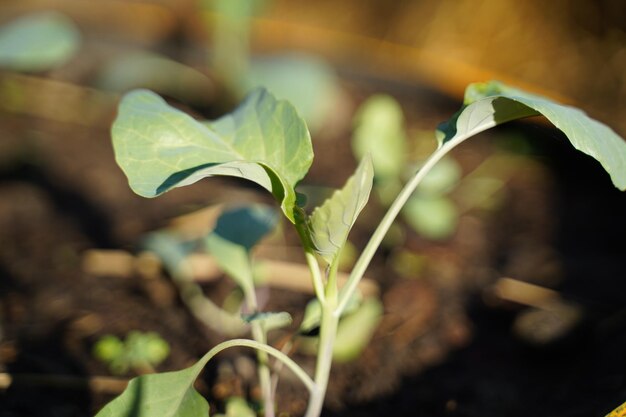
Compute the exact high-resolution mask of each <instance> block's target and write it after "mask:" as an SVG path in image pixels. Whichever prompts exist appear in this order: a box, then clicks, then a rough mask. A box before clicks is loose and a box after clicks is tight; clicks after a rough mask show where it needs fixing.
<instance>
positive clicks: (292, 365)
mask: <svg viewBox="0 0 626 417" xmlns="http://www.w3.org/2000/svg"><path fill="white" fill-rule="evenodd" d="M236 346H242V347H250V348H253V349H256V350H260V351H263V352H266V353H267V354H269V355H270V356H273V357H275V358H276V359H278V360H279V361H281V362H282V363H284V364H285V365H286V366H287V367H288V368H289V369H291V371H292V372H293V373H294V374H295V375H296V376H297V377H298V378H299V379H300V381H302V383H303V384H304V385H305V386H306V388H307V389H308V390H309V393H310V394H311V395H313V392H315V390H316V386H315V382H313V379H311V377H310V376H309V375H308V374H307V373H306V372H305V371H304V370H303V369H302V368H301V367H300V365H298V364H297V363H296V362H294V360H293V359H291V358H290V357H289V356H287V355H286V354H284V353H283V352H281V351H280V350H278V349H276V348H273V347H272V346H269V345H265V344H263V343H259V342H257V341H256V340H250V339H232V340H227V341H225V342H222V343H220V344H219V345H216V346H214V347H213V349H211V350H209V351H208V352H207V353H206V354H205V355H204V356H203V357H202V358H201V359H200V360H199V361H198V362H199V363H201V364H202V366H204V365H206V364H207V362H208V361H210V360H211V359H212V358H213V357H214V356H215V355H217V354H218V353H220V352H221V351H223V350H225V349H228V348H231V347H236Z"/></svg>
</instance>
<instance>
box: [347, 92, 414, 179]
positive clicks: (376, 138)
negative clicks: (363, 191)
mask: <svg viewBox="0 0 626 417" xmlns="http://www.w3.org/2000/svg"><path fill="white" fill-rule="evenodd" d="M354 120H355V130H354V135H353V138H352V150H353V152H354V154H355V156H356V157H357V158H359V159H361V158H363V157H364V156H365V155H366V154H368V153H369V154H371V155H372V163H373V165H374V171H375V172H376V178H377V179H392V180H393V179H395V178H397V177H399V176H400V175H401V174H402V171H403V170H404V168H405V161H406V155H407V150H406V133H405V127H404V114H403V113H402V108H401V107H400V105H399V104H398V102H397V101H396V100H394V99H393V97H391V96H387V95H382V94H379V95H374V96H372V97H370V98H369V99H367V101H366V102H365V103H363V104H362V105H361V107H360V108H359V110H358V113H357V115H356V116H355V119H354Z"/></svg>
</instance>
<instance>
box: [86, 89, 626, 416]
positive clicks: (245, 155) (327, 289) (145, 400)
mask: <svg viewBox="0 0 626 417" xmlns="http://www.w3.org/2000/svg"><path fill="white" fill-rule="evenodd" d="M538 115H543V116H545V117H546V118H547V119H548V120H549V121H550V122H551V123H553V124H554V125H555V126H556V127H557V128H559V129H560V130H562V131H563V132H564V133H565V135H566V136H567V137H568V138H569V140H570V142H571V144H572V145H573V146H574V147H575V148H576V149H578V150H580V151H582V152H584V153H586V154H588V155H590V156H592V157H594V158H595V159H597V160H598V161H599V162H600V163H601V164H602V166H603V167H604V168H605V169H606V171H608V173H609V174H610V176H611V178H612V180H613V183H614V184H615V186H616V187H618V188H619V189H621V190H624V189H626V143H625V142H624V141H623V139H622V138H620V137H619V136H618V135H617V134H616V133H615V132H613V131H612V130H611V129H610V128H608V127H607V126H605V125H603V124H601V123H599V122H597V121H595V120H592V119H590V118H589V117H588V116H587V115H586V114H585V113H583V112H582V111H580V110H578V109H575V108H572V107H568V106H563V105H560V104H557V103H554V102H552V101H550V100H548V99H546V98H543V97H540V96H536V95H532V94H528V93H525V92H522V91H520V90H516V89H513V88H510V87H507V86H505V85H503V84H501V83H499V82H489V83H480V84H473V85H470V86H469V87H468V89H467V91H466V94H465V103H464V105H463V107H462V108H461V110H459V112H457V113H456V114H455V115H454V116H453V117H452V118H451V119H450V120H449V121H447V122H445V123H443V124H442V125H440V126H439V128H438V130H437V139H438V144H439V146H438V147H437V149H436V150H435V151H434V152H433V153H432V155H431V156H430V157H429V158H428V159H427V160H426V161H424V163H423V164H422V166H421V167H420V169H419V170H418V171H417V172H416V173H415V174H414V175H413V176H412V177H411V178H410V179H409V181H408V182H407V183H406V184H405V185H404V186H403V188H402V189H401V191H400V192H399V194H398V196H397V197H396V199H395V200H394V201H393V202H392V203H391V204H390V205H389V210H388V211H387V213H386V214H385V216H384V217H383V218H382V220H381V222H380V224H379V225H378V227H377V229H376V230H375V231H374V233H373V235H372V237H371V239H370V241H369V242H368V244H367V245H366V246H365V248H364V249H363V251H362V252H361V254H360V256H359V257H358V260H357V261H356V263H355V265H354V267H353V269H352V271H351V273H350V276H349V279H348V281H347V282H346V284H345V285H343V286H341V287H340V286H339V285H338V281H337V271H338V263H339V257H340V256H339V255H340V253H341V251H342V249H343V247H344V245H345V244H346V241H347V236H348V233H349V231H350V229H351V228H352V226H353V224H354V223H355V221H356V219H357V216H358V215H359V213H360V212H361V210H362V209H363V207H364V206H365V204H366V203H367V200H368V198H369V194H370V190H371V188H372V181H373V177H374V172H373V168H372V159H371V158H370V157H369V156H365V157H364V158H363V159H362V161H361V163H360V164H359V166H358V168H357V169H356V171H355V173H354V174H353V175H352V177H351V178H349V179H348V180H347V182H346V184H345V185H344V187H343V188H341V189H340V190H337V191H336V192H335V193H334V194H333V195H332V196H331V197H330V198H329V199H328V200H326V201H325V202H324V203H323V204H322V205H321V206H320V207H318V208H316V209H315V210H313V212H312V213H310V214H309V213H306V212H305V211H304V210H303V209H302V208H301V206H300V205H299V204H298V202H299V201H301V199H299V198H298V194H297V193H296V190H295V187H296V185H297V184H298V182H299V181H300V180H301V179H302V178H303V177H304V176H305V174H306V173H307V171H308V169H309V167H310V165H311V163H312V160H313V152H312V147H311V141H310V136H309V132H308V130H307V127H306V125H305V123H304V121H303V120H302V118H301V117H300V116H299V115H298V114H297V112H296V111H295V110H294V108H293V107H292V106H291V105H290V104H289V103H287V102H285V101H279V100H276V99H275V98H274V97H273V96H272V95H271V94H270V93H268V92H267V91H265V90H256V91H255V92H253V93H251V94H250V95H249V96H248V97H247V99H246V100H245V101H244V102H243V103H242V104H241V106H240V107H239V108H237V109H236V110H235V111H234V112H233V113H231V114H228V115H226V116H224V117H222V118H220V119H218V120H216V121H197V120H194V119H193V118H191V117H190V116H188V115H187V114H185V113H183V112H181V111H179V110H176V109H175V108H173V107H170V106H169V105H167V103H166V102H165V101H164V100H163V99H161V98H160V97H159V96H157V95H156V94H154V93H151V92H149V91H145V90H138V91H134V92H131V93H129V94H127V95H126V96H125V97H124V99H123V100H122V102H121V104H120V108H119V114H118V117H117V119H116V121H115V123H114V125H113V144H114V148H115V154H116V158H117V162H118V164H119V165H120V166H121V168H122V169H123V170H124V172H125V173H126V175H127V177H128V179H129V182H130V186H131V188H132V189H133V190H134V191H135V192H136V193H137V194H139V195H142V196H144V197H156V196H158V195H160V194H162V193H164V192H166V191H169V190H171V189H174V188H176V187H181V186H185V185H189V184H192V183H194V182H196V181H199V180H200V179H202V178H206V177H211V176H215V175H226V176H233V177H239V178H243V179H246V180H249V181H252V182H254V183H256V184H258V185H260V186H261V187H263V188H264V189H266V190H267V191H269V192H270V193H271V194H272V195H273V196H274V198H275V199H276V200H277V202H278V204H279V205H280V207H281V210H282V213H283V214H284V216H285V217H286V218H287V219H288V220H289V222H290V223H291V224H293V226H294V227H295V228H296V230H297V232H298V235H299V237H300V240H301V242H302V247H303V250H304V254H305V258H306V261H307V264H308V266H309V269H310V272H311V279H312V281H313V286H314V288H315V294H316V298H317V300H318V303H319V342H318V345H317V364H316V369H315V373H314V375H313V376H310V375H309V374H308V373H306V372H305V371H304V370H303V369H302V368H301V367H300V366H298V364H297V363H295V362H294V361H293V360H292V359H291V358H290V357H289V356H287V355H286V354H285V353H284V352H281V351H279V350H277V349H275V348H273V347H271V346H269V345H267V344H265V343H263V341H262V340H261V341H259V338H258V337H257V338H256V339H257V340H248V339H233V340H229V341H226V342H223V343H221V344H219V345H217V346H215V347H214V348H213V349H211V350H210V351H209V352H208V353H207V354H206V355H205V356H203V357H202V358H201V359H200V360H199V361H198V362H197V363H196V364H195V365H193V366H191V367H190V368H187V369H184V370H181V371H176V372H168V373H164V374H154V375H145V376H140V377H138V378H135V379H133V380H132V381H131V382H130V384H129V386H128V388H127V389H126V390H125V391H124V393H122V395H120V396H119V397H118V398H116V399H115V400H113V401H112V402H111V403H109V404H108V405H107V406H105V407H104V408H103V409H102V410H101V411H100V412H99V413H98V417H107V416H121V415H125V416H126V415H133V416H142V417H147V416H154V417H157V416H158V417H172V416H180V417H187V416H206V415H208V412H209V410H208V403H207V401H206V400H205V399H204V398H203V397H202V396H201V395H200V394H199V393H198V392H197V391H196V390H195V389H194V388H193V385H194V381H195V380H196V378H197V377H198V375H199V373H200V372H201V371H202V368H203V367H204V366H205V365H206V363H207V362H208V361H209V360H211V358H213V357H214V356H215V355H217V354H218V353H219V352H221V351H223V350H224V349H228V348H230V347H234V346H243V347H250V348H253V349H256V350H258V351H259V352H263V353H264V355H268V356H272V357H274V358H276V359H277V360H278V361H280V362H281V363H282V364H283V365H284V366H286V367H287V368H289V369H290V370H291V371H293V372H294V374H295V375H296V376H297V377H298V378H299V379H300V381H301V382H302V383H303V384H304V385H305V386H306V388H307V389H308V391H309V404H308V409H307V412H306V416H307V417H317V416H319V415H320V413H321V410H322V406H323V402H324V397H325V393H326V388H327V385H328V380H329V376H330V369H331V362H332V352H333V346H334V345H335V342H336V337H337V329H338V324H339V320H340V318H341V317H342V315H344V313H346V311H347V310H348V309H349V308H350V307H352V306H353V305H354V304H355V302H358V294H357V285H358V283H359V281H360V280H361V278H362V277H363V274H364V273H365V271H366V269H367V267H368V265H369V263H370V261H371V260H372V258H373V256H374V254H375V252H376V250H377V248H378V247H379V246H380V244H381V242H382V240H383V238H384V236H385V234H386V233H387V231H388V230H389V228H390V227H391V225H392V223H393V221H394V219H395V218H396V216H397V215H398V214H399V213H400V211H401V210H402V207H403V206H404V205H405V203H406V202H407V201H408V200H409V198H410V197H411V195H412V194H413V191H414V190H415V189H416V187H418V185H420V183H422V181H423V180H424V178H425V177H426V176H427V174H428V173H429V172H431V170H432V169H433V167H434V166H435V164H436V163H437V162H438V161H439V160H441V159H442V158H443V157H444V156H445V155H447V154H448V153H449V152H450V151H451V150H452V149H453V148H455V147H456V146H457V145H459V144H461V143H462V142H464V141H465V140H466V139H468V138H470V137H472V136H474V135H476V134H478V133H480V132H482V131H485V130H487V129H489V128H491V127H494V126H496V125H499V124H501V123H504V122H507V121H511V120H515V119H520V118H524V117H529V116H538ZM245 262H247V261H245ZM245 262H244V263H242V264H241V265H231V267H232V268H240V267H243V268H246V266H245ZM254 313H256V314H254V315H253V316H256V317H264V314H265V313H263V312H260V311H258V312H254ZM243 319H244V318H242V320H243ZM247 319H248V320H250V319H251V317H250V316H248V317H247ZM260 325H261V326H262V324H260ZM259 358H260V359H262V357H259ZM266 369H267V368H266ZM268 372H272V370H271V369H268ZM261 377H262V378H263V376H261ZM265 398H266V401H273V398H271V397H270V398H268V397H265ZM272 409H273V407H272V406H271V405H270V404H266V405H265V409H264V413H265V415H266V416H268V417H272V412H271V410H272ZM227 413H228V411H227Z"/></svg>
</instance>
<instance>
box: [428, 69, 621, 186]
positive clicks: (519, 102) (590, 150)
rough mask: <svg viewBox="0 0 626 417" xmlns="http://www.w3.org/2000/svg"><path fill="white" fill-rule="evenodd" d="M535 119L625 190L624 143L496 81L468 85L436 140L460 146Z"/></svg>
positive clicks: (576, 114) (572, 111)
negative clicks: (461, 104)
mask: <svg viewBox="0 0 626 417" xmlns="http://www.w3.org/2000/svg"><path fill="white" fill-rule="evenodd" d="M537 115H543V116H544V117H546V118H547V119H548V120H549V121H550V122H551V123H552V124H554V126H556V127H557V128H558V129H560V130H561V131H563V133H565V135H566V136H567V138H568V139H569V140H570V142H571V144H572V145H573V146H574V148H576V149H578V150H579V151H581V152H584V153H586V154H587V155H590V156H592V157H593V158H595V159H596V160H598V162H600V164H602V166H603V167H604V169H605V170H606V171H607V172H608V173H609V175H610V176H611V179H612V180H613V184H614V185H615V186H616V187H617V188H619V189H620V190H622V191H624V190H626V142H625V141H624V139H623V138H621V137H620V136H619V135H617V133H615V132H614V131H613V130H612V129H611V128H609V127H608V126H606V125H604V124H602V123H600V122H598V121H596V120H594V119H591V118H590V117H589V116H587V114H585V113H584V112H583V111H581V110H579V109H577V108H574V107H570V106H565V105H562V104H558V103H555V102H553V101H551V100H549V99H547V98H545V97H541V96H538V95H534V94H529V93H526V92H523V91H520V90H517V89H514V88H511V87H508V86H506V85H504V84H502V83H499V82H497V81H491V82H488V83H477V84H472V85H470V86H469V87H468V88H467V90H466V93H465V106H464V107H463V108H462V109H461V110H460V111H459V112H458V113H457V114H456V115H455V116H454V117H453V118H452V119H450V120H449V121H448V122H445V123H442V124H441V125H440V126H439V129H438V139H439V140H440V145H443V144H445V143H448V142H452V141H454V142H461V141H463V140H465V139H467V138H468V137H470V136H472V135H475V134H477V133H479V132H482V131H484V130H486V129H489V128H491V127H494V126H496V125H498V124H501V123H505V122H508V121H511V120H515V119H520V118H523V117H528V116H537Z"/></svg>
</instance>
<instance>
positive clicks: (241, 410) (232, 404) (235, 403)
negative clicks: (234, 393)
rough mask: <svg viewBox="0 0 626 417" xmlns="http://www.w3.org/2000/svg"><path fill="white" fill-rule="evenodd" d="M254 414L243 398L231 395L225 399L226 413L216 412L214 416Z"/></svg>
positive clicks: (248, 416) (254, 415) (246, 416)
mask: <svg viewBox="0 0 626 417" xmlns="http://www.w3.org/2000/svg"><path fill="white" fill-rule="evenodd" d="M256 415H257V414H256V413H255V412H254V410H253V409H252V408H250V406H249V405H248V403H247V402H246V400H245V399H244V398H241V397H231V398H229V399H228V400H226V414H217V415H216V417H256Z"/></svg>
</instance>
